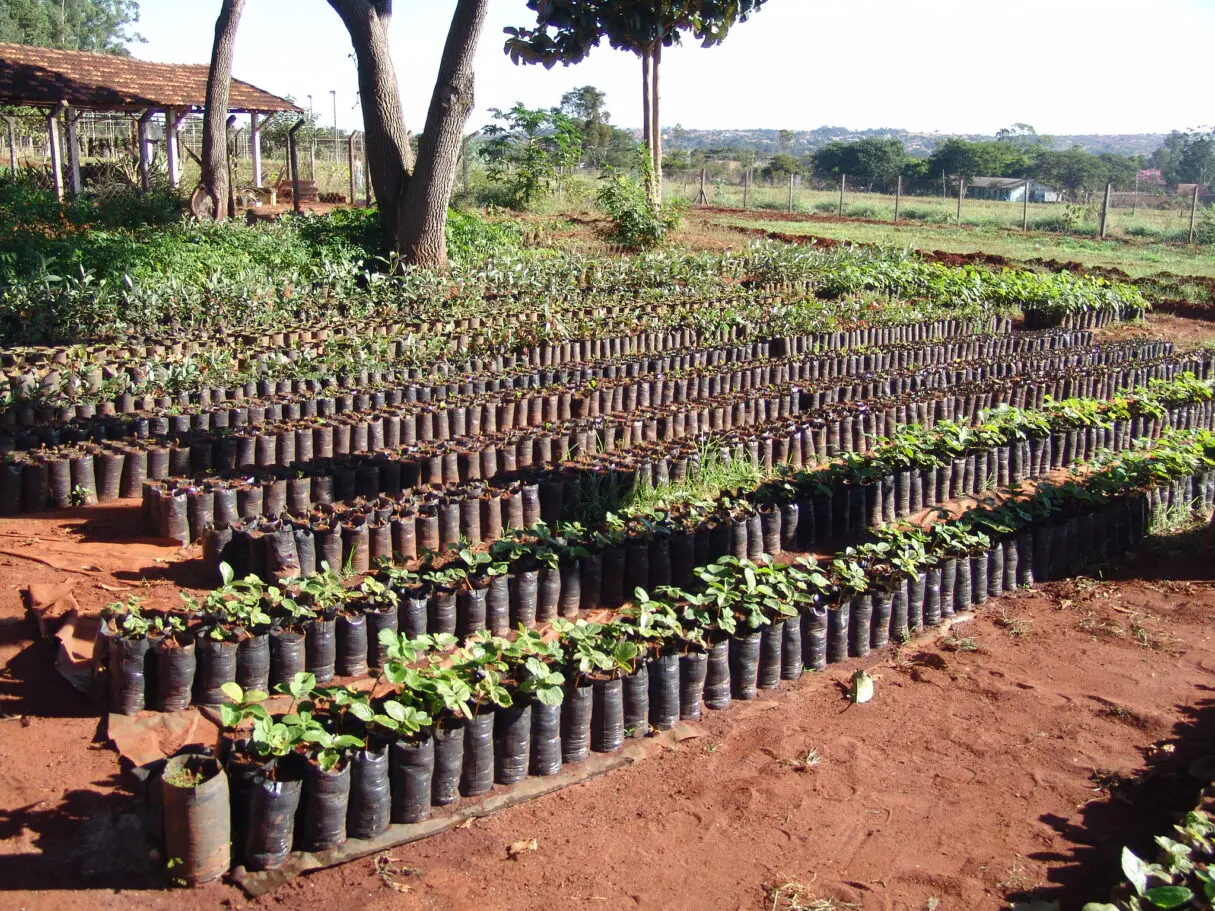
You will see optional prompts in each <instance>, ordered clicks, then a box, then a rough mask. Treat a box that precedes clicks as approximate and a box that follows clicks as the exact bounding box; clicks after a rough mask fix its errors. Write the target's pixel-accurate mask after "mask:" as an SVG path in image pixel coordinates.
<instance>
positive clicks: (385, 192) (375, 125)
mask: <svg viewBox="0 0 1215 911" xmlns="http://www.w3.org/2000/svg"><path fill="white" fill-rule="evenodd" d="M329 5H330V6H332V7H333V9H334V10H335V11H336V12H337V14H338V15H339V16H340V17H341V19H342V23H343V24H344V25H345V26H346V30H347V31H348V32H350V43H351V44H352V45H353V46H354V54H355V60H356V63H357V66H358V75H359V98H360V100H361V102H362V105H363V136H364V142H365V143H366V149H367V172H368V176H369V177H370V178H371V186H372V187H373V188H374V189H375V196H376V201H377V204H378V205H379V209H380V217H381V218H382V219H383V220H384V228H385V231H386V236H387V237H389V238H393V237H395V236H396V233H397V223H396V222H397V213H398V209H399V207H400V204H401V199H402V197H403V196H404V192H405V185H406V183H407V182H408V180H409V172H410V171H411V170H412V169H413V152H412V150H411V148H410V146H409V132H408V130H406V128H405V114H404V111H403V110H402V108H401V90H400V87H399V86H398V85H397V74H396V70H395V69H394V68H393V65H392V55H391V53H390V52H389V46H388V26H389V23H390V21H391V20H392V0H329Z"/></svg>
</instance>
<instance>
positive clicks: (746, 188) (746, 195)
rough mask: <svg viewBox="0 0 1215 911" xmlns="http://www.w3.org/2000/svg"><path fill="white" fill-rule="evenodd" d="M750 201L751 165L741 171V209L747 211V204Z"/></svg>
mask: <svg viewBox="0 0 1215 911" xmlns="http://www.w3.org/2000/svg"><path fill="white" fill-rule="evenodd" d="M750 201H751V166H750V165H748V166H747V169H746V170H745V171H743V211H744V212H746V211H747V204H748V203H749V202H750Z"/></svg>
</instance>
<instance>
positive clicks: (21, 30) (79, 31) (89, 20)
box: [0, 0, 143, 57]
mask: <svg viewBox="0 0 1215 911" xmlns="http://www.w3.org/2000/svg"><path fill="white" fill-rule="evenodd" d="M138 21H139V3H138V2H137V0H0V41H3V42H8V43H12V44H33V45H36V46H38V47H53V48H63V49H65V50H73V51H98V52H101V53H103V54H118V55H120V56H123V57H127V56H130V52H129V51H128V50H127V48H126V45H127V43H128V42H131V41H142V40H143V38H142V37H140V36H139V35H138V34H134V33H132V32H130V31H129V27H130V26H131V25H133V24H134V23H135V22H138Z"/></svg>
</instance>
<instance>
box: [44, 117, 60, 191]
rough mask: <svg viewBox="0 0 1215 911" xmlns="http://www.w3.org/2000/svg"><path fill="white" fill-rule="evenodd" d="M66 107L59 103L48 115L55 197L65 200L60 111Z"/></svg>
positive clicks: (47, 134) (47, 122)
mask: <svg viewBox="0 0 1215 911" xmlns="http://www.w3.org/2000/svg"><path fill="white" fill-rule="evenodd" d="M63 107H64V105H63V104H57V105H55V106H54V107H53V108H51V109H50V111H49V112H48V113H47V115H46V138H47V145H48V146H49V147H50V153H51V181H52V183H53V184H54V187H55V198H56V199H58V200H59V201H60V202H63V147H62V146H61V145H60V143H59V112H60V110H62V109H63Z"/></svg>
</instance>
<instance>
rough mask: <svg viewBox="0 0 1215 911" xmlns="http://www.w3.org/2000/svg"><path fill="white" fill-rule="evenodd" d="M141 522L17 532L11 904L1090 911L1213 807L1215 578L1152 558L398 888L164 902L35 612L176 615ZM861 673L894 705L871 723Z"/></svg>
mask: <svg viewBox="0 0 1215 911" xmlns="http://www.w3.org/2000/svg"><path fill="white" fill-rule="evenodd" d="M137 512H138V507H134V506H132V507H117V508H113V507H111V508H96V507H95V508H92V509H83V510H74V511H72V512H71V513H68V514H59V515H46V516H37V517H31V518H22V519H17V520H5V521H3V522H0V585H2V586H3V592H4V595H3V598H0V661H3V662H4V670H3V673H2V674H0V891H2V892H6V893H8V894H7V895H4V896H3V897H0V907H11V908H18V907H20V908H28V909H31V911H33V909H43V908H45V909H52V908H53V909H74V908H90V909H108V908H130V907H140V908H166V909H168V908H172V909H174V911H187V909H195V908H214V907H217V906H222V907H229V908H245V907H254V908H270V907H276V906H278V905H280V904H284V905H288V906H291V907H293V908H296V909H300V911H307V909H313V908H316V909H321V908H325V909H332V908H333V907H335V906H340V907H342V908H344V909H350V911H353V909H378V908H393V909H415V908H416V909H439V908H455V909H464V908H468V909H472V908H477V909H498V908H502V909H507V908H509V909H532V908H535V909H553V908H573V907H578V908H584V907H604V908H632V907H638V908H689V909H691V908H695V909H757V911H758V909H761V908H763V909H771V908H773V907H786V905H784V904H783V903H781V902H777V903H776V904H774V900H773V897H772V896H771V894H770V893H769V892H768V891H767V890H768V889H769V888H770V887H773V886H778V887H779V886H784V885H786V884H789V883H796V884H799V885H800V886H801V887H803V891H802V894H803V897H804V898H806V897H809V896H811V895H813V896H817V897H820V898H822V897H832V898H835V899H838V900H843V901H847V902H852V903H853V904H854V906H855V907H859V908H863V909H865V911H871V909H889V911H893V909H900V911H902V909H923V908H928V907H929V900H930V899H932V898H935V899H938V900H939V904H937V905H936V907H938V908H939V909H941V911H988V909H992V911H994V909H998V908H1003V907H1006V905H1007V902H1006V898H1007V897H1008V896H1011V895H1016V894H1028V893H1032V894H1034V895H1035V896H1040V897H1047V898H1059V899H1061V900H1062V902H1063V909H1064V911H1070V909H1078V908H1079V906H1080V905H1081V904H1082V903H1083V902H1084V901H1086V900H1091V899H1094V898H1100V897H1102V896H1103V895H1104V894H1105V892H1106V891H1107V890H1108V888H1109V886H1110V885H1111V883H1112V879H1113V877H1114V876H1115V875H1116V873H1115V871H1116V869H1117V855H1118V852H1119V851H1120V849H1121V844H1122V840H1123V839H1125V838H1132V840H1133V843H1134V845H1136V846H1138V847H1139V848H1140V850H1142V851H1144V852H1145V853H1146V852H1148V851H1149V846H1150V843H1151V842H1150V836H1151V835H1152V834H1158V833H1163V832H1165V831H1167V828H1168V826H1169V825H1170V819H1169V816H1168V814H1167V812H1166V811H1167V810H1168V809H1170V808H1173V807H1184V806H1185V805H1186V803H1187V801H1188V802H1190V803H1191V804H1192V802H1193V800H1194V797H1195V795H1196V787H1197V784H1196V782H1193V781H1191V780H1189V779H1187V777H1186V776H1185V775H1184V769H1185V767H1186V764H1187V763H1188V762H1189V761H1190V760H1191V759H1192V758H1194V757H1195V756H1196V755H1200V754H1203V753H1209V752H1212V751H1213V750H1215V743H1213V742H1212V734H1211V727H1210V721H1211V717H1210V716H1211V708H1212V706H1213V705H1215V703H1213V702H1212V700H1211V693H1212V687H1211V682H1212V681H1211V676H1210V675H1211V672H1212V671H1213V670H1215V639H1213V638H1212V634H1211V631H1210V624H1209V622H1208V618H1209V616H1210V614H1211V609H1212V607H1215V583H1213V582H1212V581H1210V580H1211V578H1212V574H1211V572H1210V570H1209V569H1206V568H1204V569H1201V570H1199V571H1198V572H1195V571H1194V569H1193V566H1194V565H1199V566H1202V565H1203V564H1202V562H1201V561H1195V560H1182V559H1178V558H1175V557H1170V558H1167V559H1166V558H1164V557H1161V556H1159V555H1150V554H1148V555H1141V556H1140V557H1139V559H1138V560H1136V561H1135V562H1134V563H1132V564H1131V566H1130V568H1129V569H1128V570H1126V571H1125V574H1126V575H1127V577H1128V580H1129V581H1124V582H1121V583H1118V584H1111V583H1105V582H1101V583H1098V582H1093V581H1091V580H1080V581H1079V582H1069V583H1057V584H1052V585H1048V586H1045V587H1040V588H1037V589H1035V590H1033V591H1031V592H1022V593H1019V594H1017V595H1014V596H1011V597H1008V598H1005V599H1001V600H1000V601H996V602H989V604H988V605H987V606H986V608H984V609H982V610H981V611H980V612H979V614H978V615H977V616H975V617H974V618H973V619H970V620H967V621H965V622H963V623H961V624H958V625H956V626H954V628H953V629H952V630H951V631H950V637H949V638H946V637H944V636H941V635H935V636H928V637H924V638H922V639H920V640H917V641H915V642H913V643H910V644H908V645H906V646H904V647H903V648H901V649H898V650H889V651H886V652H884V653H882V654H880V655H875V656H873V657H871V658H870V659H868V660H866V661H865V662H849V663H847V664H843V665H834V666H832V667H831V668H830V669H829V670H828V671H826V672H824V673H822V674H818V675H810V676H806V677H804V678H803V679H802V680H801V681H800V682H799V683H797V684H793V685H789V684H786V685H785V686H784V687H782V688H781V689H780V690H778V691H775V692H773V693H768V694H761V696H760V698H759V699H758V700H757V701H755V702H753V703H749V704H742V703H735V705H734V706H733V707H732V708H731V709H730V710H728V711H727V712H725V713H717V714H713V713H710V714H709V716H708V720H707V721H706V722H705V723H704V724H703V726H702V731H703V735H702V736H701V737H699V738H697V739H693V740H690V741H687V742H686V743H683V744H681V745H680V746H679V747H678V748H677V749H675V750H673V751H671V752H669V753H666V754H664V755H662V756H660V757H658V758H655V759H651V760H647V761H645V762H642V763H639V764H638V765H636V766H634V767H631V768H628V769H625V770H621V771H618V772H613V773H611V774H609V775H608V776H606V777H605V778H602V779H599V780H597V781H593V782H589V783H586V784H583V785H579V786H576V787H574V788H571V789H569V790H567V791H564V792H561V793H558V794H556V795H552V796H549V797H546V798H541V799H539V800H537V801H534V802H532V803H530V804H526V805H523V806H521V807H517V808H514V809H511V810H507V811H504V812H503V813H501V814H499V815H497V816H495V817H492V818H490V819H486V820H481V821H477V822H475V823H473V824H471V825H470V826H469V827H467V828H465V829H460V830H455V831H452V832H449V833H447V834H444V835H440V836H438V837H435V838H433V839H431V840H429V841H427V842H424V843H421V844H417V845H414V846H409V847H405V848H400V849H397V850H396V851H394V852H393V853H392V855H391V857H392V859H391V860H386V861H384V863H385V864H387V866H388V867H389V868H390V869H391V870H392V871H396V872H393V873H392V874H391V875H388V876H381V875H380V874H379V873H378V872H377V870H376V867H375V864H374V862H373V860H372V859H367V860H363V861H357V862H354V863H352V864H348V865H346V866H345V867H341V868H335V869H331V870H327V871H321V872H318V873H316V874H313V875H311V876H308V877H305V878H302V879H299V880H296V881H294V882H293V883H290V884H288V885H286V886H284V887H283V888H281V889H279V890H278V891H277V892H274V893H271V894H270V895H268V896H265V897H263V898H262V899H260V900H258V901H255V902H248V901H247V900H246V899H245V898H244V897H243V895H242V894H241V893H239V892H238V891H237V890H236V889H235V888H233V887H231V886H226V885H221V884H216V885H212V886H208V887H205V888H202V889H199V890H195V891H192V892H186V891H182V890H174V891H167V892H165V891H159V889H160V888H161V887H162V886H163V885H164V883H165V879H164V874H163V873H160V872H158V871H157V864H156V860H157V855H155V854H153V853H151V852H152V851H153V848H154V845H153V843H152V842H149V841H148V840H147V839H145V837H144V835H143V827H144V825H145V822H144V818H145V816H146V811H144V810H143V809H142V808H141V803H140V801H139V800H137V799H136V798H134V797H133V796H131V794H130V792H129V791H127V790H125V789H124V786H123V779H122V776H121V775H120V768H119V760H118V756H117V755H116V754H115V753H114V752H113V751H112V750H111V749H110V748H108V747H107V746H106V745H105V744H104V741H103V738H104V733H103V728H101V726H100V725H99V721H98V715H97V710H96V708H95V707H94V706H92V705H91V704H89V703H88V702H87V701H85V700H84V699H83V697H80V696H78V695H77V694H76V693H75V691H73V690H72V689H71V688H70V687H69V686H68V685H67V683H66V682H65V681H63V680H62V679H61V678H60V677H59V676H58V675H57V673H56V672H55V671H54V670H53V668H52V664H51V662H52V660H53V655H54V650H53V648H51V646H49V645H47V644H45V643H41V642H36V641H35V631H34V627H33V624H32V622H31V621H29V620H28V619H27V618H26V617H25V612H24V608H23V606H22V603H21V599H20V597H19V590H20V589H21V588H23V587H25V586H26V585H28V584H29V583H31V582H56V583H57V582H62V581H64V580H66V579H77V580H78V581H77V584H76V590H75V594H76V597H77V599H78V601H79V602H80V603H81V605H82V607H85V608H96V607H99V606H100V605H102V604H104V603H105V602H107V601H110V600H113V599H114V598H116V597H120V596H125V595H124V593H123V592H116V591H114V589H116V588H120V587H130V586H138V584H139V579H140V578H141V577H146V578H148V579H153V580H155V581H152V582H151V583H150V588H148V589H146V591H145V592H144V593H146V594H147V595H148V597H149V602H150V603H152V604H155V603H159V602H163V601H168V600H171V599H175V598H176V594H175V591H176V584H191V583H192V582H194V581H196V580H195V579H193V578H192V577H191V575H190V574H189V564H188V563H187V564H183V563H181V562H180V560H181V557H182V555H181V554H179V553H178V552H177V551H176V550H175V549H173V548H172V547H167V546H162V545H161V544H159V543H157V542H154V541H147V540H135V539H133V538H131V537H130V536H129V530H130V529H132V528H134V527H135V525H136V522H135V518H136V515H137ZM124 530H126V531H127V532H128V534H127V535H126V537H125V539H124V537H123V533H124ZM111 536H117V537H118V539H119V540H122V541H123V542H124V543H120V544H111V543H100V542H103V541H107V540H109V539H111ZM19 555H25V556H19ZM31 557H36V558H38V560H42V561H46V563H54V564H56V565H58V566H59V567H62V568H61V569H54V568H52V567H50V566H48V565H45V563H43V562H36V561H35V560H33V559H29V558H31ZM69 570H74V571H75V572H70V571H69ZM1144 570H1149V571H1150V572H1149V573H1147V574H1146V575H1148V576H1154V577H1157V578H1159V579H1172V580H1178V581H1152V578H1145V572H1144ZM169 580H173V581H172V582H170V581H169ZM174 583H176V584H174ZM951 644H952V648H951ZM959 644H961V645H963V646H964V647H969V646H970V645H971V644H973V645H975V646H977V647H978V651H969V650H965V648H964V649H962V650H959V649H958V648H957V646H958V645H959ZM862 665H863V666H866V667H868V669H869V671H870V673H872V674H873V675H874V677H875V678H876V687H877V695H876V697H875V699H874V700H873V701H872V702H870V703H868V704H865V705H860V706H851V705H850V704H849V703H848V702H847V701H846V700H845V699H844V698H843V696H842V687H843V685H844V682H845V681H846V680H847V678H848V677H849V675H850V674H851V673H852V672H853V671H854V670H855V669H856V668H857V667H859V666H862ZM810 750H815V751H817V754H818V757H819V759H818V762H817V764H815V765H811V766H809V767H805V766H803V765H801V763H802V761H804V760H805V759H806V757H807V755H808V753H809V751H810ZM532 838H535V839H536V840H537V850H536V852H535V853H527V854H524V855H522V856H521V857H519V858H518V859H516V860H511V859H508V857H507V846H508V845H510V844H511V843H512V842H515V841H519V840H526V839H532ZM402 867H404V868H409V870H411V871H413V872H406V873H401V872H399V871H400V870H401V868H402ZM843 907H848V906H847V905H844V906H843Z"/></svg>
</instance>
